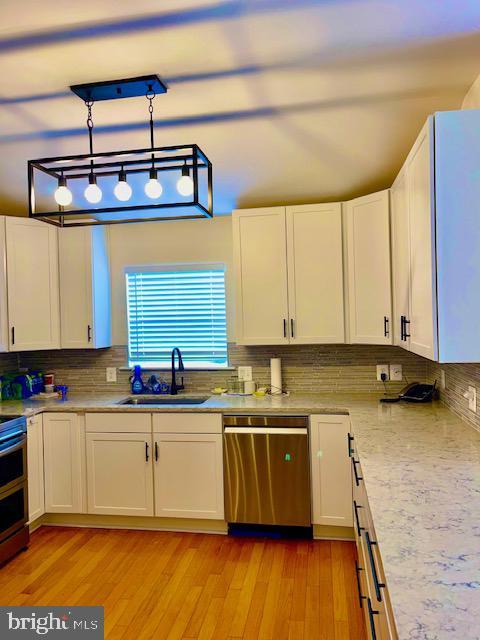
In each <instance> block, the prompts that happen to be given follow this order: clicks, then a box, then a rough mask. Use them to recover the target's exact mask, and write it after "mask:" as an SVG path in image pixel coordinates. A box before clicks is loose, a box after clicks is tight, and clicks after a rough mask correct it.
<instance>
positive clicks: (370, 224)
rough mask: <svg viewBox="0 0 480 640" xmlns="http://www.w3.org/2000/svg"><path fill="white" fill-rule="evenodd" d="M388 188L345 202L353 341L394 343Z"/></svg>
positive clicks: (351, 334) (351, 339) (351, 333)
mask: <svg viewBox="0 0 480 640" xmlns="http://www.w3.org/2000/svg"><path fill="white" fill-rule="evenodd" d="M389 218H390V212H389V194H388V191H381V192H379V193H373V194H371V195H369V196H365V197H363V198H357V199H356V200H351V201H350V202H347V203H346V224H347V254H348V255H347V259H348V307H349V324H350V342H352V343H359V344H391V343H392V331H391V311H392V301H391V281H390V219H389Z"/></svg>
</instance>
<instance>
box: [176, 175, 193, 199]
mask: <svg viewBox="0 0 480 640" xmlns="http://www.w3.org/2000/svg"><path fill="white" fill-rule="evenodd" d="M177 191H178V193H179V194H180V195H181V196H191V195H192V193H193V180H192V179H191V178H190V176H189V175H182V177H181V178H179V179H178V180H177Z"/></svg>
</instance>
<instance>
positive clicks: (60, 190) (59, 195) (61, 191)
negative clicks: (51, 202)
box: [54, 171, 73, 207]
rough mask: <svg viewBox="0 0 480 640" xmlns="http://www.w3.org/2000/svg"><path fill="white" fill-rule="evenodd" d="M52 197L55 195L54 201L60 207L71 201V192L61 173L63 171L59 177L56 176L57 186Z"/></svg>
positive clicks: (66, 205)
mask: <svg viewBox="0 0 480 640" xmlns="http://www.w3.org/2000/svg"><path fill="white" fill-rule="evenodd" d="M54 197H55V202H56V203H57V204H58V205H59V206H60V207H68V205H69V204H71V203H72V200H73V196H72V192H71V191H70V189H69V188H68V187H67V180H66V178H65V176H64V175H63V171H62V174H61V175H60V177H59V178H58V187H57V189H56V191H55V194H54Z"/></svg>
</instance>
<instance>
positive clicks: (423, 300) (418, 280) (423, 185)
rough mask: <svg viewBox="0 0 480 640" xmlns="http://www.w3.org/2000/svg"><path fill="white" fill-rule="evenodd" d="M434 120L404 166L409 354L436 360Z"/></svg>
mask: <svg viewBox="0 0 480 640" xmlns="http://www.w3.org/2000/svg"><path fill="white" fill-rule="evenodd" d="M432 136H433V118H429V119H428V121H427V124H426V125H425V127H424V128H423V129H422V131H421V133H420V136H419V137H418V139H417V141H416V143H415V145H414V147H413V149H412V151H411V152H410V154H409V156H408V158H407V162H406V170H407V194H408V216H409V221H408V222H409V241H410V242H409V244H410V325H409V333H410V351H413V352H414V353H417V354H418V355H419V356H423V357H425V358H430V359H431V360H436V359H437V355H438V354H437V340H436V329H435V327H436V324H437V318H436V308H437V301H436V285H435V277H434V274H435V213H434V196H433V192H432V189H433V168H432V167H433V137H432Z"/></svg>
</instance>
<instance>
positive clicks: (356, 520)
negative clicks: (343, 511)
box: [353, 500, 365, 537]
mask: <svg viewBox="0 0 480 640" xmlns="http://www.w3.org/2000/svg"><path fill="white" fill-rule="evenodd" d="M359 509H363V507H362V506H361V505H359V504H357V501H356V500H354V501H353V510H354V512H355V523H356V525H357V532H358V536H359V537H360V536H361V535H362V531H365V527H361V526H360V518H359V517H358V510H359Z"/></svg>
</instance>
